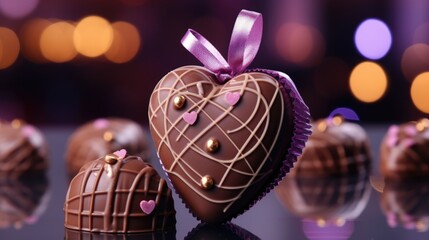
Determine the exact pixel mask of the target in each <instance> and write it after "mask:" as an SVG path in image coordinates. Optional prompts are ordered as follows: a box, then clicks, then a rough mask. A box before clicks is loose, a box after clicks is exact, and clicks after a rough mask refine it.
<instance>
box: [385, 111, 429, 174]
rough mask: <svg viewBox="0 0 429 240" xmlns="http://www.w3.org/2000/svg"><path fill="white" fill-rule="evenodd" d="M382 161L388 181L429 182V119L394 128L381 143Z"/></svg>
mask: <svg viewBox="0 0 429 240" xmlns="http://www.w3.org/2000/svg"><path fill="white" fill-rule="evenodd" d="M380 161H381V164H380V168H381V174H382V175H383V176H384V177H385V178H427V177H428V176H429V119H422V120H419V121H416V122H408V123H404V124H401V125H399V126H398V125H393V126H391V127H390V128H389V130H388V131H387V134H386V136H385V137H384V139H383V141H382V143H381V150H380Z"/></svg>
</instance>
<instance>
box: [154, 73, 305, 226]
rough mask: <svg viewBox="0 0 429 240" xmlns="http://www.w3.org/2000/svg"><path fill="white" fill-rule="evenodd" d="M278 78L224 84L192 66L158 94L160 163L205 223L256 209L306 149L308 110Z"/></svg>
mask: <svg viewBox="0 0 429 240" xmlns="http://www.w3.org/2000/svg"><path fill="white" fill-rule="evenodd" d="M272 75H275V74H267V73H265V72H264V70H255V71H254V72H246V73H242V74H240V75H237V76H236V77H234V78H232V79H230V80H229V81H227V82H226V83H224V84H219V82H218V81H217V78H216V76H215V74H214V73H212V72H211V71H209V70H208V69H206V68H203V67H198V66H185V67H181V68H178V69H176V70H174V71H171V72H170V73H168V74H167V75H166V76H165V77H164V78H163V79H161V81H160V82H159V83H158V85H157V86H156V87H155V89H154V91H153V93H152V95H151V98H150V103H149V120H150V130H151V134H152V138H153V140H154V142H155V146H156V149H157V152H158V155H159V158H160V160H161V162H162V165H163V167H164V169H165V171H166V172H167V174H168V177H169V178H170V180H171V183H172V184H173V186H174V188H175V189H176V191H177V193H178V194H179V196H180V197H181V198H182V199H183V201H184V202H185V203H186V205H187V206H188V208H190V210H191V211H192V212H193V213H194V215H195V216H196V217H198V218H199V219H201V220H203V221H205V222H208V223H219V222H224V221H228V220H230V219H232V218H234V217H236V216H237V215H239V214H241V213H243V212H244V211H245V210H247V209H248V208H250V207H251V206H252V205H253V204H254V203H255V202H256V201H258V200H259V199H260V198H261V197H262V196H264V195H265V194H266V193H267V192H268V191H269V190H271V189H272V188H273V187H274V186H275V185H276V184H277V182H278V181H279V180H280V179H281V178H282V177H283V176H284V175H285V174H286V172H288V171H289V169H290V168H291V167H292V166H293V162H294V161H295V159H296V156H297V155H299V154H300V152H301V148H302V147H303V146H304V144H305V141H306V139H307V136H308V134H309V130H308V117H309V116H308V109H307V108H306V106H305V105H304V104H303V103H302V101H301V100H300V97H299V95H298V94H297V92H296V89H295V88H294V86H293V84H292V83H291V82H288V81H290V80H289V79H287V78H285V77H280V76H277V77H278V78H275V77H273V76H272ZM279 79H282V80H279ZM231 94H232V95H231ZM231 96H234V97H233V99H232V100H233V101H232V100H231ZM237 98H238V99H237ZM231 103H234V104H231ZM191 113H192V114H196V117H195V121H189V119H188V118H189V114H191ZM192 120H194V119H193V118H192ZM303 126H304V127H303Z"/></svg>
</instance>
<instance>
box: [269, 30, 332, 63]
mask: <svg viewBox="0 0 429 240" xmlns="http://www.w3.org/2000/svg"><path fill="white" fill-rule="evenodd" d="M275 46H276V49H277V51H278V53H279V55H280V56H281V57H282V58H283V59H285V60H286V61H289V62H292V63H295V64H297V65H302V66H313V65H315V64H317V63H319V61H320V59H321V58H322V57H323V55H324V53H325V44H324V39H323V36H322V34H321V33H320V32H319V31H318V30H317V29H316V28H314V27H311V26H308V25H304V24H299V23H287V24H283V25H282V26H281V27H280V28H279V30H278V32H277V34H276V39H275Z"/></svg>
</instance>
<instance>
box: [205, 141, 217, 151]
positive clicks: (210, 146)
mask: <svg viewBox="0 0 429 240" xmlns="http://www.w3.org/2000/svg"><path fill="white" fill-rule="evenodd" d="M219 147H220V143H219V141H218V140H217V139H216V138H210V139H209V140H208V141H207V143H206V149H207V151H208V152H210V153H214V152H217V150H219Z"/></svg>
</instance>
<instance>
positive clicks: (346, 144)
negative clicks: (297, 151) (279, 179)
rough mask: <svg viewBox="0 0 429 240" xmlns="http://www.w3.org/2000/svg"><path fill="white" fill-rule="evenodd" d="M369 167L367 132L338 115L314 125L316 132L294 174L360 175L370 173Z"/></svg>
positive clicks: (311, 137)
mask: <svg viewBox="0 0 429 240" xmlns="http://www.w3.org/2000/svg"><path fill="white" fill-rule="evenodd" d="M370 164H371V153H370V147H369V140H368V136H367V134H366V132H365V130H364V129H363V128H362V127H361V126H359V125H358V124H356V123H352V122H345V120H344V119H343V118H342V117H341V116H335V117H333V118H327V119H321V120H318V121H316V122H314V123H313V133H312V134H311V135H310V138H309V140H308V142H307V144H306V146H305V148H304V151H303V153H302V155H301V157H300V158H299V159H298V162H297V163H296V164H295V168H294V169H293V170H292V173H293V174H294V175H298V176H301V177H304V176H344V175H350V174H353V175H358V174H361V173H366V172H368V171H369V169H370Z"/></svg>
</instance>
